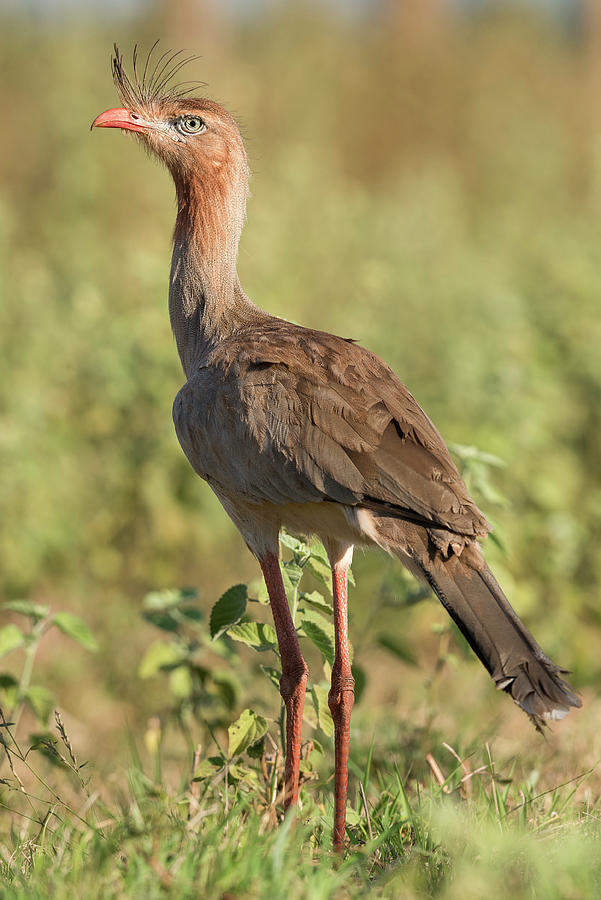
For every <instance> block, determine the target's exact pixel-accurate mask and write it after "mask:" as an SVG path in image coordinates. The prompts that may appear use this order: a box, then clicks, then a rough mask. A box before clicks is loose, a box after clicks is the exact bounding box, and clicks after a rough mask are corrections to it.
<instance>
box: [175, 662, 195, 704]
mask: <svg viewBox="0 0 601 900" xmlns="http://www.w3.org/2000/svg"><path fill="white" fill-rule="evenodd" d="M169 688H170V690H171V693H172V694H173V696H174V697H176V698H177V699H178V700H187V699H188V697H191V696H192V693H193V691H194V684H193V682H192V673H191V672H190V668H189V666H176V668H175V669H171V671H170V672H169Z"/></svg>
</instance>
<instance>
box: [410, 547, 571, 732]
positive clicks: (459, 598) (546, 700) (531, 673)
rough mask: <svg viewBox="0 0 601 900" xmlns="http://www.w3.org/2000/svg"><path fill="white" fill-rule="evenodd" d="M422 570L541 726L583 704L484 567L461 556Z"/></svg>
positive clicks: (495, 673) (486, 661)
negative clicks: (546, 721) (476, 566)
mask: <svg viewBox="0 0 601 900" xmlns="http://www.w3.org/2000/svg"><path fill="white" fill-rule="evenodd" d="M419 567H420V569H421V570H422V572H423V575H424V577H425V578H426V580H427V581H428V583H429V584H430V586H431V588H432V589H433V591H434V592H435V594H436V595H437V597H438V598H439V600H440V602H441V603H442V605H443V606H444V607H445V609H446V610H447V612H448V613H449V615H450V616H451V618H452V619H453V621H454V622H455V623H456V625H457V626H458V627H459V629H460V631H461V632H462V634H463V635H464V637H465V638H466V640H467V642H468V643H469V645H470V646H471V648H472V649H473V650H474V652H475V653H476V655H477V656H478V658H479V659H480V661H481V662H482V663H483V665H484V666H485V668H486V669H487V670H488V672H489V673H490V675H491V676H492V678H493V679H494V681H495V684H496V685H497V688H498V689H499V690H502V691H506V692H507V693H508V694H510V695H511V697H512V698H513V699H514V700H515V701H516V703H518V704H519V705H520V706H521V707H522V709H523V710H524V711H525V712H526V713H527V714H528V715H529V716H530V717H531V719H532V720H533V722H534V724H535V725H536V726H537V727H539V728H540V726H541V725H543V724H544V723H545V720H548V719H563V718H564V716H566V715H567V714H568V712H569V709H570V707H572V706H574V707H579V706H581V705H582V703H581V701H580V698H579V697H578V696H577V695H576V694H575V693H574V691H573V690H572V688H571V687H570V685H569V684H567V683H566V682H565V681H564V680H563V679H562V678H561V677H560V675H562V674H566V672H567V670H566V669H562V668H561V667H560V666H557V665H556V664H555V663H554V662H552V661H551V660H550V659H549V657H548V656H546V654H545V653H543V651H542V650H541V648H540V647H539V645H538V644H537V643H536V641H535V640H534V638H533V637H532V635H531V634H530V632H529V631H528V630H527V629H526V627H525V626H524V625H523V624H522V622H521V621H520V619H519V618H518V616H517V615H516V613H515V611H514V610H513V609H512V607H511V606H510V604H509V601H508V600H507V598H506V597H505V595H504V593H503V591H502V590H501V588H500V587H499V585H498V584H497V582H496V580H495V578H494V576H493V574H492V572H491V571H490V569H489V568H488V566H486V565H485V564H481V566H478V568H473V567H472V566H470V565H468V564H467V563H465V562H463V560H462V559H461V557H455V558H452V559H451V560H448V561H442V560H438V561H433V562H430V561H428V562H425V561H424V560H423V558H422V559H421V560H420V563H419Z"/></svg>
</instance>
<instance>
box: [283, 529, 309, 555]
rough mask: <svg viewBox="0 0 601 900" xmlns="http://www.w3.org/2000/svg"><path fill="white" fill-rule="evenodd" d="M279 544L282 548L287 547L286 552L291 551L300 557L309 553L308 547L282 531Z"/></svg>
mask: <svg viewBox="0 0 601 900" xmlns="http://www.w3.org/2000/svg"><path fill="white" fill-rule="evenodd" d="M280 544H282V545H283V546H284V547H287V548H288V550H292V552H293V553H295V554H299V555H300V554H307V553H309V552H310V551H309V548H308V546H307V545H306V544H305V543H304V541H299V539H298V538H295V537H293V536H292V535H291V534H288V533H287V532H286V531H282V532H281V533H280Z"/></svg>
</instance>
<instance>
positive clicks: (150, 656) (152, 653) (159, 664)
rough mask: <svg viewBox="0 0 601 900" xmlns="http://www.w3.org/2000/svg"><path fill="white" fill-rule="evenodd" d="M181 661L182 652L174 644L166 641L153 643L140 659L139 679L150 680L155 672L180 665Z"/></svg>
mask: <svg viewBox="0 0 601 900" xmlns="http://www.w3.org/2000/svg"><path fill="white" fill-rule="evenodd" d="M182 661H183V656H182V652H181V650H180V649H179V648H178V647H176V646H175V644H172V643H168V642H167V641H155V642H154V643H153V644H151V645H150V647H149V648H148V650H147V651H146V653H145V654H144V656H143V657H142V661H141V662H140V665H139V666H138V675H139V676H140V678H150V677H151V676H152V675H156V673H157V672H161V671H166V670H169V669H173V668H175V667H176V666H179V665H181V663H182Z"/></svg>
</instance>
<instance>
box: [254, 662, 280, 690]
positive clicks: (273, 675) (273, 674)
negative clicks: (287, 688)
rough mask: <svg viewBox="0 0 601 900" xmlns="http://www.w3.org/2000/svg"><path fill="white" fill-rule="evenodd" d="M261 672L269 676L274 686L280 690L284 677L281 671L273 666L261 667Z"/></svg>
mask: <svg viewBox="0 0 601 900" xmlns="http://www.w3.org/2000/svg"><path fill="white" fill-rule="evenodd" d="M259 668H260V669H261V671H262V672H263V673H264V674H265V675H267V677H268V678H269V680H270V681H271V683H272V684H275V686H276V687H277V688H278V689H279V687H280V678H281V677H282V673H281V672H280V670H279V669H275V668H274V667H273V666H259Z"/></svg>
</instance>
